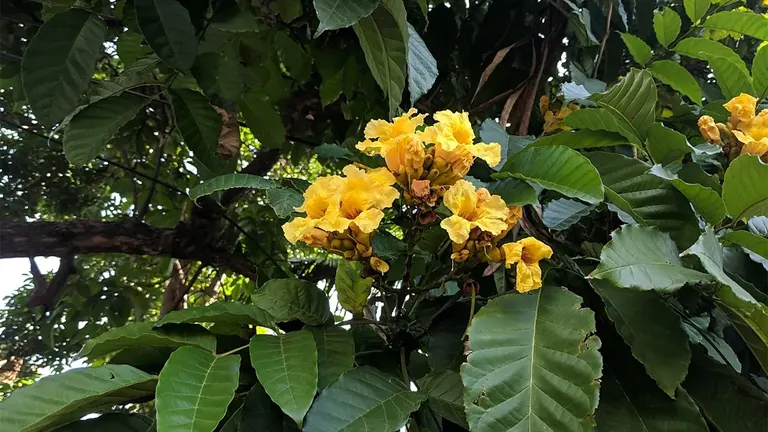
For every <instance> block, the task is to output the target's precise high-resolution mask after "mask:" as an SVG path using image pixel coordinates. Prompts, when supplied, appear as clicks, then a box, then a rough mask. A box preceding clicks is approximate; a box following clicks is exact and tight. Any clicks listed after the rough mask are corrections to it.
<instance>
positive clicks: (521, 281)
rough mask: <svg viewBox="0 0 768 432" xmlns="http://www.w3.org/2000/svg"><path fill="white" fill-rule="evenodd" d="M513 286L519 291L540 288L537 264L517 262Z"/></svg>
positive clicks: (539, 272) (539, 270)
mask: <svg viewBox="0 0 768 432" xmlns="http://www.w3.org/2000/svg"><path fill="white" fill-rule="evenodd" d="M515 282H516V284H515V287H516V288H517V290H518V291H519V292H521V293H524V292H528V291H533V290H535V289H538V288H541V268H540V267H539V265H538V264H526V263H524V262H523V261H520V262H518V263H517V277H516V280H515Z"/></svg>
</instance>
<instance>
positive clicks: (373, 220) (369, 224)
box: [352, 209, 384, 233]
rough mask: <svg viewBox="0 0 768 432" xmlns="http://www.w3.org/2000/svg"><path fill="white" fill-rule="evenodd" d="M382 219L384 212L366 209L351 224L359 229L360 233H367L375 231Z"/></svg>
mask: <svg viewBox="0 0 768 432" xmlns="http://www.w3.org/2000/svg"><path fill="white" fill-rule="evenodd" d="M383 218H384V212H382V211H381V210H379V209H368V210H366V211H364V212H362V213H360V214H359V215H358V216H357V217H356V218H355V219H353V220H352V222H354V223H355V225H357V227H358V228H360V231H362V232H364V233H369V232H373V231H376V228H378V227H379V224H380V223H381V220H382V219H383Z"/></svg>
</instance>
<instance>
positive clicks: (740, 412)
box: [683, 356, 768, 432]
mask: <svg viewBox="0 0 768 432" xmlns="http://www.w3.org/2000/svg"><path fill="white" fill-rule="evenodd" d="M683 386H684V387H685V389H686V390H688V393H689V394H690V395H691V397H692V398H693V399H694V400H695V401H696V403H697V404H698V405H699V406H700V407H701V411H702V413H703V414H704V415H705V416H706V417H707V419H708V420H709V421H710V422H711V423H712V424H714V425H715V426H716V427H717V430H719V431H722V432H762V430H763V429H765V427H764V426H765V425H764V424H761V422H759V421H757V422H756V421H754V419H758V418H765V413H767V412H768V399H766V396H765V395H764V394H762V393H761V392H760V391H759V390H757V389H756V388H755V386H754V385H753V384H752V383H750V382H749V381H748V380H747V379H746V378H744V377H743V376H741V375H739V374H737V373H735V372H734V371H733V370H732V369H730V368H728V367H727V366H725V365H722V364H719V363H716V362H715V361H713V360H711V359H709V358H706V357H704V356H699V358H698V359H697V360H695V361H694V362H693V364H692V365H691V368H690V371H689V372H688V378H687V379H686V380H685V383H684V384H683Z"/></svg>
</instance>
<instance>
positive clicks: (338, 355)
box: [310, 327, 355, 390]
mask: <svg viewBox="0 0 768 432" xmlns="http://www.w3.org/2000/svg"><path fill="white" fill-rule="evenodd" d="M310 330H311V331H312V336H313V337H314V338H315V346H316V347H317V388H318V389H319V390H322V389H324V388H326V387H328V386H329V385H331V384H333V383H334V382H336V380H337V379H339V377H340V376H341V375H342V374H343V373H344V372H346V371H348V370H351V369H352V368H353V367H354V366H355V340H354V339H353V338H352V335H351V334H350V333H349V332H348V331H346V330H344V329H343V328H341V327H320V328H317V327H316V328H312V329H310Z"/></svg>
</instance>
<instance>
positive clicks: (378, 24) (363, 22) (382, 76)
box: [352, 0, 408, 117]
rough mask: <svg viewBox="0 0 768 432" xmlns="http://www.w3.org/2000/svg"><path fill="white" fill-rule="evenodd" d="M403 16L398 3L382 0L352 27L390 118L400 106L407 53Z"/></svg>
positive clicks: (404, 18) (392, 0) (405, 24)
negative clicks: (382, 94) (371, 11)
mask: <svg viewBox="0 0 768 432" xmlns="http://www.w3.org/2000/svg"><path fill="white" fill-rule="evenodd" d="M405 15H406V13H405V6H404V5H403V2H402V1H401V0H382V2H381V5H379V7H378V8H376V10H374V11H373V13H372V14H371V15H370V16H366V17H364V18H362V19H360V20H359V21H358V22H357V23H356V24H355V25H354V26H353V27H352V28H353V29H354V30H355V33H356V34H357V38H358V39H360V46H361V47H362V48H363V53H364V54H365V61H366V63H368V67H369V68H370V69H371V74H372V75H373V78H374V79H375V80H376V82H377V83H378V84H379V87H381V89H382V90H383V91H384V95H385V96H386V97H387V105H388V106H389V116H390V117H393V116H394V114H395V111H396V110H397V108H398V107H399V106H400V101H401V100H402V98H403V89H404V88H405V75H406V66H407V61H406V57H407V51H408V28H407V24H408V23H407V21H406V17H405Z"/></svg>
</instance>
